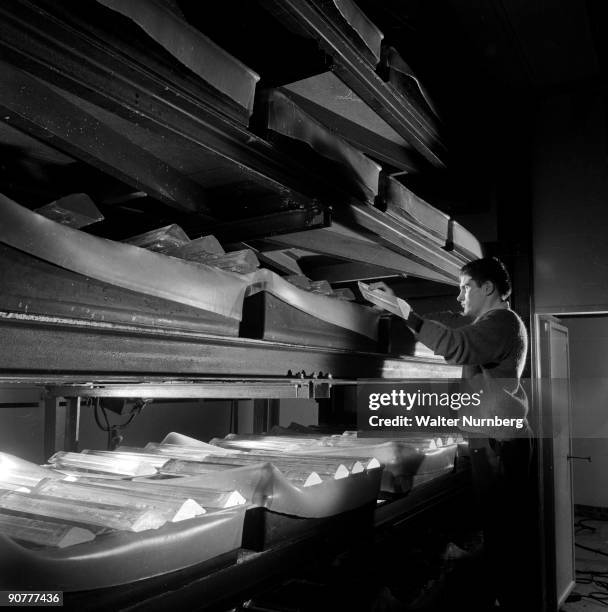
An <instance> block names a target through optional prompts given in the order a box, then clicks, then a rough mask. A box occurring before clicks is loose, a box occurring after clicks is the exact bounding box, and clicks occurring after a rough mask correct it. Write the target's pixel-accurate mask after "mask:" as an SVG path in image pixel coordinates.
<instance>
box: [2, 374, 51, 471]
mask: <svg viewBox="0 0 608 612" xmlns="http://www.w3.org/2000/svg"><path fill="white" fill-rule="evenodd" d="M40 401H41V391H40V389H32V388H23V385H21V386H16V385H12V386H4V387H0V451H2V452H5V453H10V454H12V455H17V456H19V457H22V458H23V459H26V460H28V461H33V462H35V463H42V462H43V461H45V459H46V457H44V409H43V407H42V404H41V403H40Z"/></svg>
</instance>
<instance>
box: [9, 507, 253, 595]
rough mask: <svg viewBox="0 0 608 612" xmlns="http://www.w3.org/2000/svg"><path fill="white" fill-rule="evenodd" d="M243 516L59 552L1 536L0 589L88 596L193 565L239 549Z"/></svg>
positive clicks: (211, 517)
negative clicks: (96, 591)
mask: <svg viewBox="0 0 608 612" xmlns="http://www.w3.org/2000/svg"><path fill="white" fill-rule="evenodd" d="M245 511H246V507H244V506H235V507H232V508H228V509H225V510H218V511H217V512H209V513H207V514H204V515H202V516H199V517H196V518H193V519H189V520H187V521H182V522H179V523H169V524H167V525H165V526H163V527H162V528H160V529H156V530H149V531H143V532H140V533H127V532H118V531H116V532H113V533H108V534H104V535H98V536H97V538H96V539H95V540H94V541H92V542H87V543H83V544H77V545H75V546H70V547H68V548H63V549H55V548H53V549H51V548H33V547H31V548H30V547H26V546H25V545H21V544H19V543H18V542H16V541H14V540H12V539H10V538H5V537H0V584H1V588H4V589H10V590H14V589H33V590H61V591H86V590H92V589H101V588H106V587H111V586H118V585H123V584H129V583H133V582H136V581H139V580H144V579H148V578H152V577H154V576H159V575H162V574H166V573H168V572H174V571H177V570H181V569H184V568H187V567H190V566H194V565H197V564H199V563H203V562H205V561H209V560H212V559H213V558H215V557H219V556H221V555H224V554H226V553H229V552H232V551H236V549H238V548H239V547H240V546H241V540H242V534H243V523H244V517H245ZM235 556H236V553H235Z"/></svg>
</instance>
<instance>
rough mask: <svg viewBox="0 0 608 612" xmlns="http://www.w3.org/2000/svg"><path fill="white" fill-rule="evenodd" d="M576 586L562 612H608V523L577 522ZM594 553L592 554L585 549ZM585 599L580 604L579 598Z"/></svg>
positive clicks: (579, 518)
mask: <svg viewBox="0 0 608 612" xmlns="http://www.w3.org/2000/svg"><path fill="white" fill-rule="evenodd" d="M575 537H576V544H577V546H576V548H575V554H576V579H577V584H576V587H575V588H574V590H573V592H572V593H571V595H570V598H569V599H570V601H568V602H567V603H565V604H564V605H563V606H562V607H561V610H560V612H583V611H585V612H606V610H608V521H605V520H599V519H593V518H585V517H581V516H577V517H576V518H575ZM582 546H585V547H587V548H591V549H594V550H596V551H599V552H593V551H591V550H587V549H586V548H582ZM579 595H580V596H582V597H581V598H580V599H579V600H578V601H572V600H573V599H578V596H579Z"/></svg>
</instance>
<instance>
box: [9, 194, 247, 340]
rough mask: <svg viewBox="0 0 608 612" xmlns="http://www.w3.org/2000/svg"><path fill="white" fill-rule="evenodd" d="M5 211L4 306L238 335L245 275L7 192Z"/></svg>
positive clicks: (101, 321) (100, 321) (99, 322)
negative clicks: (46, 213)
mask: <svg viewBox="0 0 608 612" xmlns="http://www.w3.org/2000/svg"><path fill="white" fill-rule="evenodd" d="M0 214H1V215H2V224H1V225H0V286H2V292H0V310H4V311H7V312H9V313H17V314H19V315H24V316H31V315H45V316H48V317H54V318H56V319H55V320H57V319H58V320H61V319H68V320H78V321H79V322H85V323H89V324H91V325H94V326H97V327H103V326H107V325H116V324H122V325H128V326H130V327H146V328H153V329H159V328H163V329H177V330H187V331H195V332H202V333H213V334H215V335H229V336H236V335H238V328H239V320H240V318H241V312H242V306H243V298H244V294H245V290H246V287H247V286H248V280H247V279H246V278H245V277H244V276H242V275H238V274H233V273H230V272H226V271H224V270H220V269H218V268H215V267H211V266H208V265H204V264H201V263H196V262H190V261H184V260H180V259H177V258H174V257H167V256H166V255H162V254H160V253H155V252H150V251H149V250H147V249H143V248H139V247H136V246H132V245H129V244H122V243H118V242H114V241H111V240H106V239H104V238H98V237H96V236H92V235H90V234H86V233H84V232H82V231H79V230H76V229H73V228H70V227H67V226H65V225H62V224H60V223H57V222H55V221H52V220H50V219H46V218H44V217H42V216H41V215H38V214H36V213H34V212H32V211H30V210H28V209H26V208H24V207H22V206H19V205H18V204H17V203H15V202H13V201H12V200H10V199H9V198H6V197H5V196H2V195H0ZM174 234H175V232H173V233H172V234H171V236H168V237H167V240H168V239H169V238H171V239H172V240H173V242H172V244H173V243H174V242H175V239H176V238H175V236H174ZM58 322H59V321H58Z"/></svg>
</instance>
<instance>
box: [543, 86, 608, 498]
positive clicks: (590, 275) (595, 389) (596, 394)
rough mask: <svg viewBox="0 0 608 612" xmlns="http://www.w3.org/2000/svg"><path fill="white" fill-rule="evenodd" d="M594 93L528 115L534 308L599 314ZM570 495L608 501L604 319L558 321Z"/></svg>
mask: <svg viewBox="0 0 608 612" xmlns="http://www.w3.org/2000/svg"><path fill="white" fill-rule="evenodd" d="M606 139H607V121H606V104H605V102H604V100H603V98H602V95H601V93H599V92H589V91H588V92H585V93H580V92H577V93H576V94H572V93H571V94H564V95H559V96H555V97H553V98H551V99H549V100H547V101H545V102H544V103H543V104H542V105H541V108H540V109H539V113H538V122H537V132H536V138H535V155H534V185H533V187H534V194H533V253H534V259H533V267H534V294H533V301H534V309H535V311H536V312H545V313H553V314H558V313H570V314H572V313H602V312H604V313H606V312H608V238H607V237H608V206H607V203H608V152H607V145H606ZM563 321H564V322H565V323H566V324H567V325H568V328H569V338H570V368H571V377H572V387H571V392H572V417H573V420H572V428H573V441H572V446H573V454H574V455H580V456H591V457H592V462H591V463H587V462H583V461H574V462H573V469H574V501H575V503H578V504H585V505H593V506H605V507H608V487H607V486H606V484H608V481H607V476H606V474H608V444H607V443H606V438H608V418H607V417H606V415H608V402H606V399H607V398H608V384H607V382H606V379H605V377H606V369H607V368H606V366H605V364H606V363H608V317H606V316H601V315H596V316H587V317H568V318H564V319H563Z"/></svg>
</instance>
